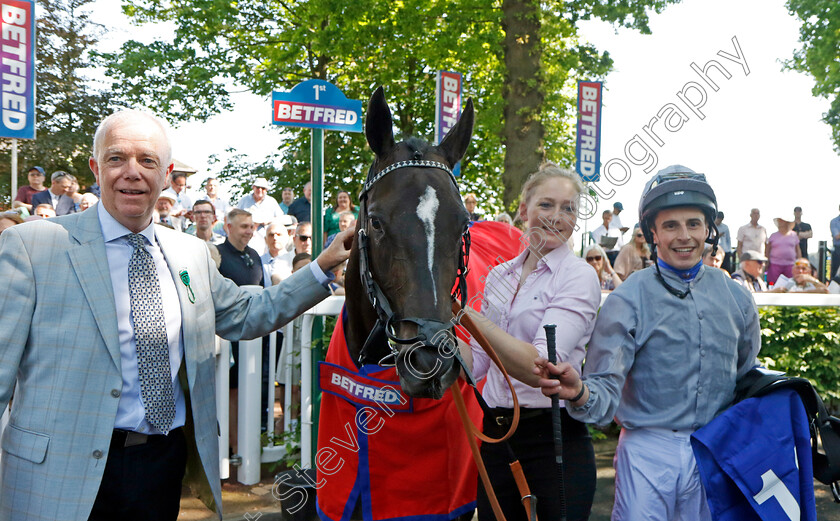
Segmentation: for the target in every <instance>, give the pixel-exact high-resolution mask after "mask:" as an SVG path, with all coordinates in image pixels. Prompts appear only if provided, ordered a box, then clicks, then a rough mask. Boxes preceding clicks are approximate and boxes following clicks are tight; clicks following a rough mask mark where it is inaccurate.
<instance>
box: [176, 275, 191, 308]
mask: <svg viewBox="0 0 840 521" xmlns="http://www.w3.org/2000/svg"><path fill="white" fill-rule="evenodd" d="M178 276H179V277H181V282H183V283H184V286H186V287H187V292H188V293H187V296H188V297H189V299H190V303H192V304H195V293H193V290H192V288H191V287H190V274H189V273H187V270H185V269H184V270H181V271H179V272H178Z"/></svg>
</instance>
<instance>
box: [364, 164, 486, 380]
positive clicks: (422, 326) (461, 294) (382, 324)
mask: <svg viewBox="0 0 840 521" xmlns="http://www.w3.org/2000/svg"><path fill="white" fill-rule="evenodd" d="M419 155H420V154H419V153H415V159H413V160H409V161H398V162H396V163H393V164H391V165H388V166H386V167H385V168H383V169H382V170H380V171H379V172H377V173H376V174H375V175H371V174H373V167H374V165H371V167H370V171H369V173H368V180H367V182H365V186H364V188H363V189H362V193H361V194H360V195H359V206H360V212H359V217H360V220H361V222H362V226H360V227H359V234H358V244H359V272H360V275H361V279H362V285H363V286H364V288H365V292H366V293H367V296H368V300H369V301H370V304H371V305H372V306H373V309H374V310H375V311H376V315H377V320H376V324H375V325H374V326H373V329H372V330H371V332H370V334H369V335H368V337H367V340H366V341H365V344H364V346H363V347H362V350H361V351H360V353H359V363H360V364H363V365H364V364H377V365H395V364H396V360H397V353H398V350H397V348H396V345H412V344H416V343H418V342H420V343H422V344H423V345H426V346H431V347H437V346H436V344H434V343H433V342H435V341H439V336H440V334H441V332H442V331H448V330H449V329H451V328H452V326H453V324H451V323H448V322H441V321H439V320H432V319H425V318H414V317H407V318H402V319H397V318H395V315H394V311H393V310H392V309H391V304H390V302H389V301H388V298H387V297H386V296H385V293H383V292H382V289H381V288H380V287H379V284H377V283H376V280H374V278H373V274H372V273H371V271H370V257H369V251H370V250H369V239H368V236H367V233H366V232H365V227H366V226H367V195H368V191H369V190H370V189H371V187H373V185H374V184H375V183H376V182H377V181H379V180H380V179H382V178H383V177H385V176H386V175H387V174H389V173H391V172H393V171H395V170H399V169H401V168H434V169H438V170H443V171H444V172H446V173H447V174H449V178H450V179H451V180H452V184H453V185H455V190H456V191H457V192H458V193H459V194H460V190H459V189H458V183H457V181H456V180H455V175H454V174H453V173H452V170H451V169H450V168H449V167H448V166H447V165H445V164H443V163H440V162H438V161H427V160H423V159H420V157H419ZM374 164H375V163H374ZM469 254H470V232H469V230H467V231H465V232H464V234H463V235H462V236H461V254H460V255H459V256H458V274H457V279H458V285H457V287H456V289H455V291H454V292H453V294H452V297H453V298H460V300H461V306H462V307H463V306H465V305H466V301H467V278H466V277H467V264H468V262H469ZM400 322H412V323H414V324H417V334H416V335H415V336H414V337H412V338H400V337H398V336H397V330H396V325H397V324H398V323H400ZM383 336H384V338H383ZM382 341H384V342H385V344H386V345H387V347H388V349H389V350H390V353H389V354H387V355H385V357H377V356H376V354H375V348H376V346H377V344H380V343H381V342H382ZM455 349H457V346H456V347H455ZM391 358H393V362H389V363H383V362H385V361H386V360H388V359H391Z"/></svg>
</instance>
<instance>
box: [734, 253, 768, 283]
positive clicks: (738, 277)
mask: <svg viewBox="0 0 840 521" xmlns="http://www.w3.org/2000/svg"><path fill="white" fill-rule="evenodd" d="M765 263H767V257H765V256H764V255H762V254H761V253H760V252H758V251H756V250H747V251H745V252H744V253H742V254H741V263H740V267H739V268H738V269H737V270H736V271H735V273H733V274H732V280H734V281H736V282H737V283H738V284H740V285H742V286H744V287H745V288H747V289H748V290H750V292H751V293H761V292H762V291H767V282H765V281H764V265H765Z"/></svg>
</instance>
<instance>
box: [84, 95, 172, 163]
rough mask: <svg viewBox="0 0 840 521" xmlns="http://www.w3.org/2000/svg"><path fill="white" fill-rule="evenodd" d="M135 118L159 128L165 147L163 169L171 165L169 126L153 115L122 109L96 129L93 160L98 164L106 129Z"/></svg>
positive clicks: (104, 120)
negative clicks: (143, 119) (144, 120)
mask: <svg viewBox="0 0 840 521" xmlns="http://www.w3.org/2000/svg"><path fill="white" fill-rule="evenodd" d="M137 118H145V119H147V120H149V121H151V122H152V123H154V124H155V125H157V126H158V128H160V132H161V134H162V135H163V142H164V145H165V147H166V148H165V156H166V157H163V158H161V159H162V160H163V165H162V166H163V167H164V168H165V167H167V166H169V164H170V163H172V144H171V143H170V141H169V125H167V124H166V122H165V121H163V120H162V119H160V118H158V117H157V116H155V115H154V114H151V113H149V112H145V111H142V110H137V109H124V110H119V111H117V112H114V113H113V114H111V115H110V116H108V117H107V118H105V119H103V120H102V123H100V124H99V126H98V127H96V133H95V134H94V135H93V158H94V159H95V160H96V161H97V162H98V161H99V159H100V157H99V156H100V154H101V153H102V140H103V139H105V134H107V131H108V129H109V128H110V127H111V125H113V124H115V123H122V122H124V121H129V120H132V119H137Z"/></svg>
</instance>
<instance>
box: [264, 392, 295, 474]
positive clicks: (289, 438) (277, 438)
mask: <svg viewBox="0 0 840 521" xmlns="http://www.w3.org/2000/svg"><path fill="white" fill-rule="evenodd" d="M293 408H294V409H295V410H300V406H299V405H293ZM290 413H291V412H290V411H289V412H287V414H290ZM268 445H274V446H282V447H283V448H284V449H285V454H284V455H283V457H282V458H280V459H279V460H277V461H274V462H271V463H267V464H266V465H267V466H268V470H269V472H279V471H281V470H287V469H291V468H293V466H294V464H295V463H300V419H297V420H294V421H292V422H291V429H290V430H288V431H284V432H279V433H277V432H275V433H274V434H271V435H269V434H268V433H267V432H263V433H262V434H260V447H265V446H268Z"/></svg>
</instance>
